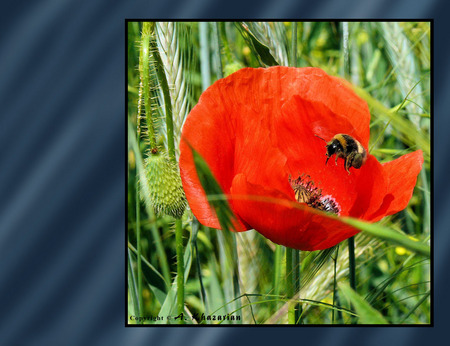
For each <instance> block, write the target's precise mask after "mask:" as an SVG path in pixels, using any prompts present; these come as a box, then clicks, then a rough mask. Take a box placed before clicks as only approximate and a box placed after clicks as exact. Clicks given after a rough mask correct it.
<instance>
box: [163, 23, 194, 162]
mask: <svg viewBox="0 0 450 346" xmlns="http://www.w3.org/2000/svg"><path fill="white" fill-rule="evenodd" d="M180 25H181V24H180V23H173V22H157V23H156V38H157V42H158V47H159V53H160V56H161V60H162V62H163V65H164V71H165V73H166V77H167V82H168V84H169V90H170V98H171V100H172V110H173V121H174V136H175V150H176V153H177V155H179V142H180V133H181V126H182V124H183V122H184V119H185V118H186V115H187V113H188V111H189V102H188V94H189V90H188V86H187V83H186V78H185V75H184V61H183V53H182V51H181V49H180V45H179V40H180V37H181V36H180V35H181V34H182V33H181V29H180Z"/></svg>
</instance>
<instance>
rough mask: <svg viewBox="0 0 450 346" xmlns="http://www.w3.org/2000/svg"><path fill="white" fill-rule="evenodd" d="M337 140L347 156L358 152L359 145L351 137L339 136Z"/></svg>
mask: <svg viewBox="0 0 450 346" xmlns="http://www.w3.org/2000/svg"><path fill="white" fill-rule="evenodd" d="M335 138H336V139H337V140H338V141H339V143H341V145H342V148H343V152H344V154H345V156H347V155H348V154H349V153H351V152H353V151H358V143H357V142H356V141H355V139H354V138H353V137H351V136H349V135H344V134H338V135H336V136H335Z"/></svg>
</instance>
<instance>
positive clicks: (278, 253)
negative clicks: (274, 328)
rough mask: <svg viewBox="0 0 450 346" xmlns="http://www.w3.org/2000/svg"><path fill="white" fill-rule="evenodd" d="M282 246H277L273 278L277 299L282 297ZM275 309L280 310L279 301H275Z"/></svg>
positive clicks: (274, 292)
mask: <svg viewBox="0 0 450 346" xmlns="http://www.w3.org/2000/svg"><path fill="white" fill-rule="evenodd" d="M281 251H282V247H281V245H276V247H275V271H274V276H273V282H274V283H273V294H274V295H275V297H276V298H279V295H280V275H281ZM274 304H275V306H274V308H275V309H276V310H278V300H276V299H275V302H274Z"/></svg>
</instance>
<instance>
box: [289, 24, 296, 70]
mask: <svg viewBox="0 0 450 346" xmlns="http://www.w3.org/2000/svg"><path fill="white" fill-rule="evenodd" d="M290 58H291V63H290V65H291V66H294V67H296V66H297V23H296V22H293V23H292V37H291V55H290Z"/></svg>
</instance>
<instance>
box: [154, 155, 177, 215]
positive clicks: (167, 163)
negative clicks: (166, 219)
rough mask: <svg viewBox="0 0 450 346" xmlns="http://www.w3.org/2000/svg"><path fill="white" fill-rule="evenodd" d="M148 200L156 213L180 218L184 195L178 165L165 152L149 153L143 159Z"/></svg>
mask: <svg viewBox="0 0 450 346" xmlns="http://www.w3.org/2000/svg"><path fill="white" fill-rule="evenodd" d="M145 167H146V172H147V178H148V184H149V190H150V202H151V204H152V206H153V208H154V210H155V212H156V213H157V214H166V215H170V216H173V217H174V218H176V219H180V218H181V217H182V216H183V213H184V209H185V208H186V196H185V194H184V191H183V186H182V184H181V178H180V173H179V171H178V166H177V165H176V164H174V163H173V162H172V161H171V160H170V159H169V157H168V156H167V154H166V153H157V154H150V156H149V157H148V158H147V159H146V160H145Z"/></svg>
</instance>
